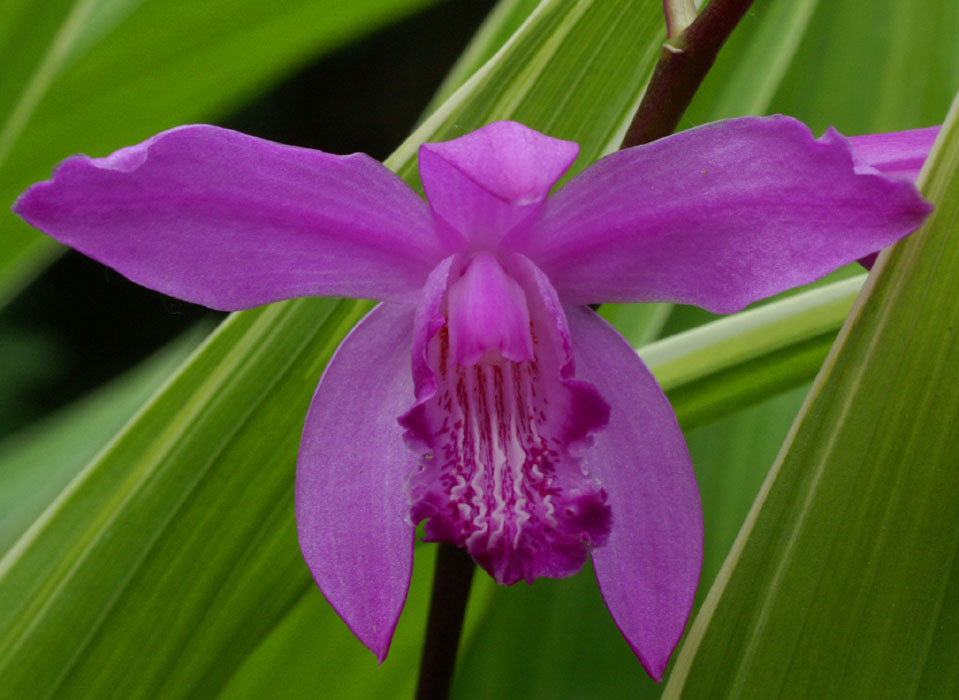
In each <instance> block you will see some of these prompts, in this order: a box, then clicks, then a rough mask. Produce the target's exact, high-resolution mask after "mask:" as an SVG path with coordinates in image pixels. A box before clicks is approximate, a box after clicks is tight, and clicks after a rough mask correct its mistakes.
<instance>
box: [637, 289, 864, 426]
mask: <svg viewBox="0 0 959 700" xmlns="http://www.w3.org/2000/svg"><path fill="white" fill-rule="evenodd" d="M865 279H866V276H865V275H858V276H856V277H851V278H849V279H845V280H841V281H839V282H833V283H831V284H828V285H825V286H821V287H814V288H812V289H808V290H806V291H804V292H800V293H797V294H793V295H790V296H787V297H785V298H784V299H780V300H779V301H774V302H771V303H769V304H764V305H762V306H758V307H756V308H754V309H750V310H748V311H744V312H742V313H738V314H735V315H733V316H726V317H724V318H721V319H719V320H717V321H711V322H709V323H706V324H704V325H702V326H699V327H697V328H693V329H691V330H688V331H684V332H682V333H678V334H676V335H672V336H670V337H668V338H665V339H663V340H660V341H657V342H655V343H652V344H650V345H646V346H645V347H642V348H640V351H639V354H640V356H641V357H642V358H643V360H644V361H645V362H646V364H647V365H648V366H649V368H650V369H651V370H652V372H653V374H654V375H656V380H657V381H658V382H659V383H660V385H661V386H662V387H663V390H664V391H665V392H666V395H667V396H668V397H669V400H670V402H671V403H672V404H673V408H674V409H675V410H676V416H677V417H678V418H679V422H680V425H682V426H683V427H684V428H692V427H696V426H699V425H703V424H705V423H708V422H710V421H712V420H715V419H716V418H719V417H721V416H724V415H727V414H729V413H731V412H732V411H735V410H736V409H739V408H743V407H745V406H749V405H752V404H754V403H756V402H757V401H760V400H762V399H763V398H765V397H767V396H773V395H776V394H779V393H781V392H783V391H785V390H787V389H791V388H793V387H796V386H799V385H800V384H804V383H806V382H808V381H809V380H811V379H812V378H813V377H814V376H815V375H816V372H817V371H818V370H819V367H820V365H822V361H823V360H824V359H825V357H826V353H827V352H828V351H829V347H830V346H831V345H832V342H833V339H834V338H835V337H836V332H837V331H838V330H839V327H840V326H841V325H842V322H843V321H844V320H845V318H846V315H847V314H848V313H849V310H850V309H851V308H852V305H853V302H854V301H855V299H856V295H857V294H858V293H859V290H860V288H861V287H862V284H863V281H864V280H865Z"/></svg>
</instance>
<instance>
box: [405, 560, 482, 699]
mask: <svg viewBox="0 0 959 700" xmlns="http://www.w3.org/2000/svg"><path fill="white" fill-rule="evenodd" d="M475 568H476V565H475V564H474V563H473V559H472V558H471V557H470V555H469V554H467V553H466V551H465V550H463V549H460V548H459V547H456V546H455V545H452V544H448V543H446V542H441V543H440V544H439V547H438V550H437V552H436V572H435V573H434V574H433V596H432V598H431V599H430V614H429V619H428V621H427V623H426V642H425V644H424V645H423V656H422V658H421V660H420V678H419V683H418V685H417V687H416V698H417V700H446V698H448V697H449V693H450V682H451V681H452V680H453V669H454V667H455V666H456V650H457V647H458V646H459V640H460V631H461V630H462V628H463V617H464V615H465V614H466V602H467V600H468V599H469V594H470V585H471V584H472V582H473V571H474V569H475Z"/></svg>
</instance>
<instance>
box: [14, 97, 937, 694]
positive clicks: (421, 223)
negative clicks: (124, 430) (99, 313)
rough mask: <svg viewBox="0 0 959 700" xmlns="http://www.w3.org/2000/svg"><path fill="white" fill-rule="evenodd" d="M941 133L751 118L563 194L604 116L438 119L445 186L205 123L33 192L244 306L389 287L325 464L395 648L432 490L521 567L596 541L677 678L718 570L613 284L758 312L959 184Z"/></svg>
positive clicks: (154, 268)
mask: <svg viewBox="0 0 959 700" xmlns="http://www.w3.org/2000/svg"><path fill="white" fill-rule="evenodd" d="M935 134H936V130H935V129H926V130H920V131H917V132H905V133H902V134H892V135H877V136H866V137H858V138H856V139H852V140H851V142H850V140H847V139H845V138H844V137H842V136H840V135H839V134H838V133H836V132H835V131H833V130H830V131H829V132H827V133H826V135H825V136H823V137H822V138H820V139H815V138H813V136H812V135H811V134H810V133H809V130H808V129H807V128H806V127H805V126H803V125H802V124H800V123H799V122H796V121H795V120H793V119H789V118H786V117H781V116H780V117H769V118H755V117H747V118H743V119H734V120H729V121H724V122H716V123H714V124H708V125H705V126H702V127H698V128H695V129H690V130H689V131H685V132H682V133H679V134H676V135H674V136H671V137H668V138H665V139H662V140H660V141H656V142H654V143H651V144H648V145H646V146H641V147H638V148H632V149H627V150H623V151H619V152H617V153H613V154H611V155H609V156H607V157H605V158H603V159H601V160H600V161H598V162H596V163H594V164H593V165H591V166H589V167H588V168H586V169H585V170H584V171H583V172H582V173H581V174H580V175H578V176H577V177H574V178H573V179H572V180H571V181H570V182H569V183H567V184H566V185H565V186H564V187H562V188H561V189H559V190H558V191H557V192H556V193H555V194H554V195H552V196H549V193H550V190H551V189H552V188H553V186H554V185H555V184H556V183H557V181H558V180H559V179H560V177H561V176H562V175H563V174H564V173H565V172H566V170H567V169H568V168H569V167H570V166H571V165H572V163H573V162H574V161H575V159H576V157H577V155H578V152H579V147H578V146H577V144H575V143H573V142H570V141H563V140H560V139H555V138H551V137H548V136H545V135H543V134H541V133H539V132H536V131H534V130H532V129H530V128H528V127H525V126H523V125H521V124H517V123H515V122H497V123H494V124H490V125H488V126H485V127H483V128H481V129H479V130H477V131H474V132H472V133H469V134H466V135H464V136H462V137H460V138H457V139H454V140H452V141H447V142H444V143H428V144H424V145H423V146H422V147H421V148H420V152H419V167H420V176H421V179H422V182H423V187H424V190H425V193H426V199H425V200H424V199H423V198H421V197H420V196H418V195H417V194H416V193H415V192H414V191H413V190H412V189H410V188H409V187H408V186H407V185H406V183H404V182H403V181H402V180H400V179H399V178H398V177H397V176H396V175H394V174H393V173H391V172H390V171H389V170H387V169H386V168H385V167H384V166H382V165H381V164H379V163H377V162H376V161H374V160H372V159H371V158H369V157H367V156H364V155H362V154H354V155H350V156H334V155H330V154H327V153H322V152H320V151H313V150H309V149H303V148H294V147H289V146H282V145H279V144H274V143H270V142H268V141H263V140H261V139H256V138H253V137H250V136H245V135H243V134H239V133H237V132H233V131H229V130H226V129H219V128H216V127H212V126H203V125H197V126H184V127H179V128H176V129H172V130H170V131H166V132H163V133H161V134H158V135H156V136H154V137H153V138H151V139H149V140H147V141H145V142H144V143H141V144H139V145H136V146H131V147H129V148H124V149H121V150H120V151H117V152H116V153H114V154H112V155H110V156H107V157H105V158H89V157H87V156H83V155H77V156H72V157H71V158H68V159H67V160H65V161H64V162H63V163H61V164H60V165H59V166H58V167H57V169H56V171H55V173H54V176H53V179H52V180H50V181H47V182H41V183H38V184H36V185H34V186H33V187H31V188H30V189H29V190H28V191H27V192H26V193H24V194H23V195H22V196H21V197H20V199H19V200H18V201H17V203H16V204H15V206H14V210H15V211H16V212H17V213H18V214H19V215H20V216H21V217H23V218H24V219H25V220H26V221H28V222H29V223H31V224H33V225H34V226H36V227H37V228H39V229H41V230H42V231H45V232H46V233H48V234H49V235H51V236H53V237H54V238H56V239H58V240H59V241H61V242H63V243H66V244H67V245H70V246H73V247H74V248H76V249H77V250H79V251H81V252H83V253H85V254H87V255H89V256H91V257H93V258H95V259H97V260H100V261H102V262H104V263H105V264H107V265H110V266H111V267H113V268H115V269H116V270H118V271H119V272H121V273H122V274H124V275H126V276H127V277H129V278H130V279H131V280H133V281H135V282H138V283H140V284H143V285H145V286H147V287H151V288H153V289H156V290H159V291H161V292H164V293H166V294H170V295H173V296H176V297H180V298H182V299H186V300H188V301H192V302H195V303H200V304H205V305H207V306H210V307H212V308H215V309H222V310H230V311H232V310H239V309H246V308H251V307H254V306H258V305H260V304H265V303H269V302H272V301H277V300H280V299H289V298H293V297H304V296H346V297H356V298H372V299H381V300H383V303H381V304H380V305H378V306H377V307H376V308H374V309H373V311H371V312H370V313H369V315H367V316H366V317H365V318H364V319H363V320H362V321H361V322H360V323H359V324H358V325H357V326H356V328H354V329H353V330H352V331H351V333H350V334H349V335H348V336H347V337H346V339H345V340H344V341H343V342H342V344H341V345H340V347H339V349H338V350H337V351H336V353H335V355H334V356H333V358H332V359H331V360H330V362H329V364H328V365H327V368H326V370H325V372H324V374H323V377H322V378H321V380H320V383H319V385H318V387H317V389H316V393H315V395H314V397H313V401H312V403H311V405H310V409H309V413H308V414H307V418H306V423H305V426H304V430H303V437H302V440H301V443H300V454H299V460H298V467H297V483H296V516H297V528H298V532H299V539H300V546H301V548H302V550H303V555H304V558H305V559H306V563H307V565H308V566H309V568H310V570H311V571H312V573H313V576H314V578H315V579H316V581H317V583H318V584H319V586H320V588H321V589H322V590H323V593H324V595H325V596H326V598H327V599H328V600H329V602H330V603H331V604H332V605H333V607H334V608H335V609H336V610H337V612H338V613H339V614H340V616H341V617H342V618H343V620H344V621H345V622H346V623H347V625H349V626H350V629H352V630H353V632H354V633H355V634H356V636H357V637H358V638H359V639H360V640H361V641H362V642H363V643H364V644H366V645H367V646H368V647H369V648H370V649H371V650H372V651H373V652H374V653H375V654H376V655H377V656H378V657H379V658H380V659H383V658H385V656H386V654H387V651H388V649H389V645H390V640H391V638H392V635H393V630H394V628H395V626H396V622H397V619H398V618H399V614H400V612H401V610H402V608H403V604H404V601H405V599H406V594H407V590H408V587H409V582H410V574H411V570H412V569H411V567H412V552H413V539H414V530H415V526H416V524H417V523H419V522H421V521H424V520H425V521H426V522H425V532H426V538H427V539H428V540H434V541H446V542H452V543H454V544H456V545H458V546H460V547H463V548H465V549H466V550H467V551H468V552H469V553H470V555H472V557H473V558H474V559H475V560H476V562H477V563H478V564H479V565H480V566H482V567H483V568H484V569H485V570H486V571H488V572H489V573H490V575H491V576H493V577H494V578H495V579H496V580H497V581H498V582H499V583H504V584H510V583H514V582H516V581H519V580H520V579H524V580H526V581H532V580H533V579H535V578H537V577H539V576H552V577H558V576H567V575H570V574H572V573H574V572H575V571H577V570H578V569H579V568H580V567H581V566H582V564H583V562H584V561H585V559H586V557H587V556H591V557H592V559H593V565H594V569H595V571H596V578H597V580H598V583H599V586H600V590H601V591H602V594H603V598H604V600H605V601H606V605H607V607H608V608H609V611H610V613H611V615H612V616H613V619H614V620H615V621H616V624H617V625H618V626H619V629H620V630H621V631H622V633H623V635H624V637H625V638H626V640H627V642H628V643H629V644H630V646H631V648H632V649H633V651H634V652H635V653H636V654H637V656H638V657H639V659H640V660H641V662H642V663H643V665H644V666H645V668H646V669H647V671H648V672H649V673H650V674H651V675H652V676H653V677H654V678H656V679H657V680H658V679H659V678H660V677H661V676H662V673H663V671H664V669H665V668H666V664H667V662H668V661H669V656H670V654H671V653H672V650H673V647H674V646H675V645H676V643H677V641H678V640H679V638H680V636H681V634H682V632H683V628H684V626H685V624H686V619H687V617H688V616H689V611H690V609H691V606H692V602H693V595H694V593H695V590H696V584H697V581H698V578H699V570H700V566H701V562H702V537H703V532H702V515H701V512H700V506H699V495H698V491H697V488H696V482H695V478H694V476H693V470H692V465H691V463H690V459H689V453H688V451H687V449H686V445H685V442H684V440H683V436H682V433H681V432H680V430H679V426H678V425H677V423H676V417H675V415H674V413H673V411H672V408H671V407H670V406H669V403H668V402H667V400H666V398H665V397H664V396H663V393H662V391H661V390H660V388H659V387H658V385H657V384H656V382H655V380H654V379H653V377H652V375H651V374H650V373H649V371H648V370H647V369H646V367H645V366H644V365H643V363H642V361H641V360H640V359H639V357H638V356H637V354H636V352H635V351H634V350H633V349H632V348H631V347H630V346H629V345H628V344H627V343H626V341H625V340H623V338H622V337H620V336H619V335H618V334H617V333H616V331H614V330H613V329H612V328H611V327H609V326H608V325H607V324H606V323H605V322H604V321H602V320H601V319H600V318H599V317H598V316H597V315H596V314H595V313H594V312H593V311H591V310H590V309H589V308H588V306H587V305H588V304H591V303H596V302H625V301H665V302H677V303H684V304H698V305H700V306H702V307H704V308H706V309H708V310H710V311H714V312H718V313H729V312H733V311H737V310H739V309H741V308H743V307H744V306H746V305H747V304H749V303H751V302H753V301H756V300H757V299H761V298H763V297H766V296H769V295H771V294H775V293H777V292H780V291H782V290H783V289H786V288H789V287H793V286H796V285H800V284H805V283H808V282H811V281H813V280H815V279H817V278H819V277H821V276H822V275H824V274H826V273H828V272H830V271H832V270H834V269H835V268H837V267H839V266H840V265H843V264H846V263H848V262H850V261H853V260H856V259H859V258H864V257H866V256H868V255H869V254H871V253H874V252H875V251H878V250H880V249H881V248H883V247H885V246H888V245H891V244H892V243H895V242H896V241H898V240H899V239H901V238H902V237H904V236H906V235H907V234H909V233H910V232H911V231H913V230H915V229H916V228H917V227H918V226H919V225H920V224H921V223H922V221H923V219H924V218H925V217H926V215H927V214H928V213H929V211H930V207H929V205H928V204H927V203H926V202H924V201H923V200H922V198H921V197H920V196H919V194H918V193H917V192H916V189H915V187H914V186H913V185H912V183H911V182H910V181H909V176H914V174H915V171H916V170H918V167H919V164H921V162H922V159H923V158H924V157H925V154H926V152H928V150H929V147H930V145H931V143H932V140H933V139H934V138H935ZM411 370H412V371H411Z"/></svg>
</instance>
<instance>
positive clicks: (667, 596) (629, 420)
mask: <svg viewBox="0 0 959 700" xmlns="http://www.w3.org/2000/svg"><path fill="white" fill-rule="evenodd" d="M566 314H567V318H568V319H569V325H570V330H571V331H572V335H573V347H574V348H575V349H576V363H577V370H578V371H577V374H578V376H579V377H580V378H582V379H584V380H586V381H588V382H590V383H592V384H593V385H594V386H595V387H596V388H597V389H598V390H599V392H600V394H601V395H602V397H603V398H604V399H606V401H607V402H609V404H610V419H609V425H608V426H607V427H606V430H604V431H603V432H601V433H599V434H598V435H597V436H596V442H595V444H594V445H593V447H592V448H590V450H589V451H588V452H587V453H586V466H587V467H588V468H589V469H590V471H591V472H592V473H593V474H595V475H596V477H597V478H599V480H600V483H602V484H603V487H604V488H605V489H606V491H607V493H608V494H609V505H610V508H611V509H612V514H613V528H612V531H611V532H610V535H609V540H608V541H607V543H606V545H605V546H604V547H600V548H598V549H596V550H594V551H593V564H594V566H595V570H596V578H597V581H598V582H599V587H600V591H601V592H602V594H603V599H604V600H605V601H606V606H607V607H608V608H609V612H610V614H611V615H612V616H613V619H614V620H615V621H616V625H617V626H618V627H619V629H620V631H621V632H622V633H623V636H624V637H625V638H626V641H628V642H629V645H630V646H631V647H632V649H633V651H634V652H635V653H636V655H637V656H638V657H639V660H640V661H641V662H642V664H643V667H644V668H645V669H646V670H647V671H648V672H649V674H650V675H651V676H652V677H653V678H655V679H656V680H659V679H660V678H662V675H663V671H664V670H665V668H666V664H667V663H668V662H669V656H670V654H671V653H672V650H673V648H674V647H675V646H676V643H677V642H678V641H679V638H680V637H681V636H682V633H683V628H684V627H685V625H686V620H687V618H688V617H689V612H690V609H691V608H692V604H693V596H694V594H695V592H696V584H697V581H698V580H699V572H700V567H701V565H702V557H703V521H702V512H701V510H700V505H699V492H698V490H697V487H696V478H695V475H694V474H693V468H692V463H691V462H690V458H689V452H688V451H687V449H686V443H685V441H684V440H683V434H682V432H681V431H680V429H679V425H678V424H677V423H676V416H675V414H674V413H673V410H672V407H671V406H670V405H669V402H668V401H667V400H666V397H665V396H664V395H663V392H662V390H661V389H660V388H659V385H658V384H657V383H656V380H655V379H654V378H653V376H652V375H651V374H650V373H649V370H648V369H646V367H645V365H643V363H642V361H641V360H640V359H639V356H638V355H637V354H636V352H635V350H633V349H632V347H630V345H629V344H628V343H627V342H626V341H625V340H624V339H623V338H622V336H620V335H619V334H618V333H616V331H614V330H613V329H612V328H611V327H610V326H609V325H607V324H606V322H605V321H603V320H602V319H601V318H600V317H599V316H598V315H596V314H595V313H594V312H593V311H591V310H590V309H588V308H585V307H567V309H566Z"/></svg>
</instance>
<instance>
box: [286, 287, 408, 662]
mask: <svg viewBox="0 0 959 700" xmlns="http://www.w3.org/2000/svg"><path fill="white" fill-rule="evenodd" d="M412 328H413V307H411V306H406V305H399V304H395V305H394V304H390V303H386V304H381V305H379V306H377V307H376V308H375V309H373V311H371V312H370V313H369V314H368V315H367V316H366V317H365V318H364V319H363V320H362V321H360V323H359V324H358V325H357V326H356V327H355V328H354V329H353V330H352V331H351V332H350V334H349V335H348V336H347V337H346V339H345V340H344V341H343V343H342V344H341V345H340V347H339V348H338V349H337V351H336V353H335V354H334V355H333V358H332V359H331V360H330V363H329V364H328V365H327V368H326V371H325V372H324V374H323V378H322V379H321V380H320V384H319V386H318V387H317V389H316V394H315V395H314V396H313V402H312V404H311V405H310V411H309V414H308V415H307V417H306V425H305V426H304V428H303V439H302V441H301V443H300V455H299V460H298V464H297V474H296V525H297V531H298V533H299V539H300V548H301V549H302V551H303V557H304V558H305V559H306V563H307V565H308V566H309V567H310V571H312V572H313V577H314V578H315V579H316V582H317V584H319V586H320V589H322V591H323V595H325V596H326V599H327V600H328V601H329V602H330V605H332V606H333V608H334V609H335V610H336V612H337V613H339V615H340V617H342V618H343V621H344V622H346V624H347V625H348V626H349V628H350V630H352V631H353V634H355V635H356V636H357V638H359V640H360V641H361V642H363V644H365V645H366V646H367V647H369V649H370V650H371V651H372V652H373V653H374V654H376V656H377V658H378V659H380V661H382V660H383V659H384V658H386V654H387V651H388V650H389V646H390V640H391V638H392V636H393V630H394V628H395V627H396V623H397V620H398V619H399V615H400V611H401V610H402V609H403V603H404V602H405V601H406V593H407V590H408V589H409V583H410V574H411V572H412V565H413V533H414V530H413V527H412V526H411V525H410V524H409V521H408V514H409V502H408V501H407V498H406V495H405V493H404V490H403V489H404V484H405V482H406V479H407V477H408V476H409V473H410V471H411V470H412V469H413V467H414V466H415V463H416V457H415V455H414V454H413V453H412V452H411V451H409V450H408V449H406V447H405V446H404V445H403V431H402V429H401V428H400V426H399V425H398V424H397V422H396V417H397V416H398V415H400V414H401V413H402V412H403V411H404V410H405V409H406V408H407V407H408V406H409V402H410V399H411V398H412V396H413V383H412V380H411V377H410V367H409V355H408V354H407V353H406V352H402V351H398V350H399V349H400V348H409V347H410V344H411V341H412V335H411V334H412Z"/></svg>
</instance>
